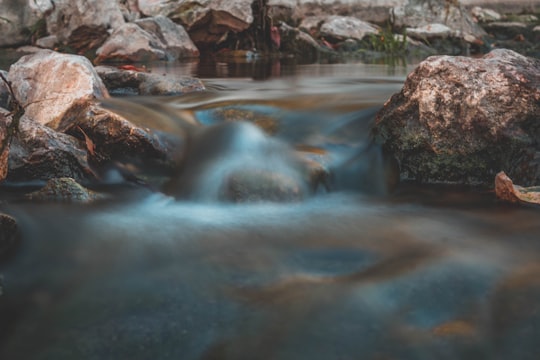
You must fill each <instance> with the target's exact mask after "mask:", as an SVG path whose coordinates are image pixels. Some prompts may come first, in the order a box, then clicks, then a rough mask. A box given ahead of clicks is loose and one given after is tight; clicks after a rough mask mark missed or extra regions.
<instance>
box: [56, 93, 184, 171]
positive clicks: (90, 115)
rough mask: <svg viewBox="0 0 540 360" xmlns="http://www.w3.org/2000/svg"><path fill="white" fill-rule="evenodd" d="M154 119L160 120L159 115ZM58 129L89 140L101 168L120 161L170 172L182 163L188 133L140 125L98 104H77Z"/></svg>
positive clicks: (97, 166)
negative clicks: (151, 128) (162, 130)
mask: <svg viewBox="0 0 540 360" xmlns="http://www.w3.org/2000/svg"><path fill="white" fill-rule="evenodd" d="M135 109H137V108H135ZM153 120H154V119H147V122H148V123H153V122H154V121H153ZM155 120H156V123H157V122H158V120H159V119H155ZM58 130H59V131H62V132H65V133H66V134H69V135H72V136H74V137H77V138H79V139H80V141H85V142H88V141H89V142H90V143H91V145H90V147H92V150H91V151H90V150H89V153H90V154H89V156H90V157H91V159H92V163H93V165H94V167H95V168H97V169H98V170H101V169H105V168H108V167H109V166H110V165H111V164H113V163H116V162H119V163H124V164H125V163H129V164H134V165H136V166H139V167H140V169H139V170H140V172H142V173H143V172H144V171H146V170H147V169H148V170H151V171H156V172H159V173H171V172H172V171H173V170H175V169H177V168H178V167H179V166H180V162H181V160H182V157H183V155H184V148H185V143H184V137H183V136H185V133H183V132H180V131H179V130H177V129H176V130H177V132H176V133H173V134H167V133H163V132H160V131H158V130H154V131H153V130H150V129H149V128H144V127H141V126H137V125H135V124H134V123H132V122H130V121H129V120H127V119H125V118H124V117H122V116H120V115H117V114H115V113H113V112H111V111H109V110H107V109H103V108H101V107H99V106H98V105H97V104H87V103H84V102H83V103H80V104H77V105H76V106H74V107H73V108H71V109H70V111H69V112H68V113H67V114H66V116H65V117H64V119H63V121H62V122H61V123H59V124H58ZM171 133H172V131H171ZM87 147H89V146H87Z"/></svg>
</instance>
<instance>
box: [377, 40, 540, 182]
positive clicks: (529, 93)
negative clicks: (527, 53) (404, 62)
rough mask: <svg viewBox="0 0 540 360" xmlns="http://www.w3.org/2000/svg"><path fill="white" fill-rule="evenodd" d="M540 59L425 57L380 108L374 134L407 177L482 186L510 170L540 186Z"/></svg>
mask: <svg viewBox="0 0 540 360" xmlns="http://www.w3.org/2000/svg"><path fill="white" fill-rule="evenodd" d="M539 69H540V61H539V60H537V59H531V58H527V57H524V56H522V55H519V54H517V53H516V52H513V51H511V50H502V49H501V50H494V51H492V52H490V53H489V54H487V55H485V56H484V57H483V58H481V59H471V58H467V57H450V56H435V57H431V58H428V59H427V60H425V61H424V62H422V63H421V64H420V65H419V66H418V67H417V68H416V70H415V71H413V72H412V73H411V74H410V75H409V76H408V77H407V80H406V82H405V84H404V86H403V89H402V90H401V92H400V93H398V94H395V95H394V96H392V98H391V99H390V100H389V101H387V103H386V104H385V105H384V107H383V109H382V110H381V111H380V112H379V113H378V115H377V119H376V125H375V128H374V134H375V135H376V137H377V138H378V139H379V141H380V142H381V143H382V144H383V147H384V149H385V150H386V151H388V152H389V153H391V154H393V155H394V156H395V158H396V159H397V161H398V163H399V164H400V169H401V178H402V179H414V180H418V181H421V182H440V183H459V184H482V185H486V186H490V187H492V186H493V178H494V177H495V174H497V173H498V172H499V171H505V172H506V173H507V174H508V175H509V176H510V177H512V178H513V179H514V180H515V181H516V182H518V183H520V184H523V185H524V186H528V185H531V184H535V183H536V184H537V183H540V148H539V147H538V139H539V138H540V127H539V126H538V114H539V113H540V86H539V84H540V70H539Z"/></svg>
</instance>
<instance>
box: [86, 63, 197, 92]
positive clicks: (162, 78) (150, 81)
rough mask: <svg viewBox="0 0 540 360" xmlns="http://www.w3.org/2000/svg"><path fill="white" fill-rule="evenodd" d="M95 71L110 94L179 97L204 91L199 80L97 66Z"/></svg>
mask: <svg viewBox="0 0 540 360" xmlns="http://www.w3.org/2000/svg"><path fill="white" fill-rule="evenodd" d="M96 71H97V73H98V74H99V76H100V77H101V79H102V80H103V82H104V83H105V86H106V87H107V89H108V90H109V92H110V93H111V94H119V95H181V94H184V93H189V92H193V91H202V90H205V87H204V84H203V83H202V81H201V80H200V79H197V78H193V77H189V76H181V77H179V76H175V75H160V74H155V73H147V72H141V71H134V70H122V69H118V68H115V67H111V66H97V67H96Z"/></svg>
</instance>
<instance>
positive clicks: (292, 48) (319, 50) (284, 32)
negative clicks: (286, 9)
mask: <svg viewBox="0 0 540 360" xmlns="http://www.w3.org/2000/svg"><path fill="white" fill-rule="evenodd" d="M279 33H280V36H281V48H280V50H281V51H282V52H284V53H290V54H294V55H295V56H298V57H301V58H303V59H318V58H319V57H320V56H321V54H325V53H330V52H331V50H330V49H328V48H324V47H322V46H321V45H319V43H318V42H317V41H316V40H315V39H313V37H312V36H311V35H309V34H308V33H306V32H304V31H301V30H299V29H296V28H293V27H291V26H289V25H287V24H285V23H282V24H281V25H280V26H279Z"/></svg>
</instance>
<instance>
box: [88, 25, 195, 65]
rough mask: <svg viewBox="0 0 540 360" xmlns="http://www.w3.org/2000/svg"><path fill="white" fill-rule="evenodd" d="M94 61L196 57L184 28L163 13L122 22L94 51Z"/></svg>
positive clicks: (193, 46) (136, 60) (137, 60)
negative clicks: (162, 14)
mask: <svg viewBox="0 0 540 360" xmlns="http://www.w3.org/2000/svg"><path fill="white" fill-rule="evenodd" d="M96 55H97V58H96V60H95V62H96V63H100V62H106V61H130V62H146V61H153V60H166V61H173V60H177V59H179V58H192V57H198V56H199V50H198V49H197V48H196V47H195V45H194V44H193V42H192V41H191V39H190V38H189V36H188V34H187V33H186V31H185V30H184V28H183V27H182V26H180V25H177V24H175V23H173V22H172V21H171V20H169V19H167V18H166V17H164V16H157V17H154V18H146V19H141V20H137V21H136V22H135V23H128V24H124V25H122V26H121V27H120V28H118V29H117V30H116V31H114V32H113V33H112V34H111V36H110V37H109V38H108V39H107V41H105V43H104V44H103V45H102V46H101V47H100V48H99V49H97V51H96Z"/></svg>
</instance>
